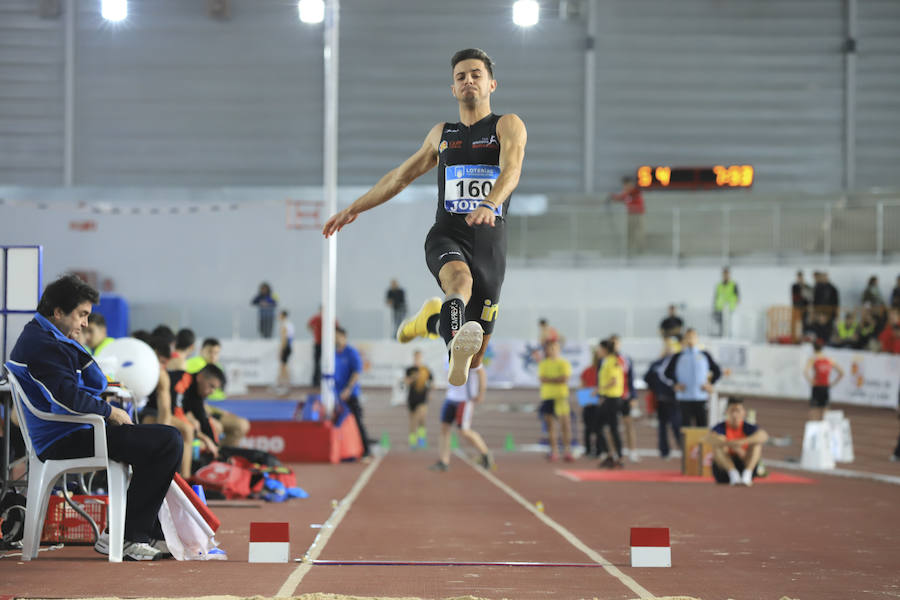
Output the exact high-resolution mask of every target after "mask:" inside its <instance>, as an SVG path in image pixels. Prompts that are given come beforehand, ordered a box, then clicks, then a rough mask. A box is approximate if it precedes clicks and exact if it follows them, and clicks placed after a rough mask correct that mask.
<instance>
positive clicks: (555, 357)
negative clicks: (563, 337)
mask: <svg viewBox="0 0 900 600" xmlns="http://www.w3.org/2000/svg"><path fill="white" fill-rule="evenodd" d="M545 352H546V354H547V357H546V358H545V359H544V360H542V361H541V362H540V363H539V364H538V379H539V380H540V382H541V388H540V394H541V406H540V413H541V416H542V417H543V419H544V423H545V424H546V425H547V437H548V438H549V440H550V453H549V454H548V455H547V459H548V460H549V461H550V462H554V461H556V460H557V458H558V455H557V445H556V441H557V439H556V426H555V423H556V422H559V429H560V434H561V437H562V445H563V460H565V461H566V462H572V461H574V460H575V459H574V458H573V457H572V443H571V442H572V420H571V419H570V418H569V414H570V408H569V377H571V375H572V364H571V363H570V362H569V361H567V360H566V359H565V358H563V357H562V356H560V351H559V342H558V341H553V342H548V343H547V345H546V346H545Z"/></svg>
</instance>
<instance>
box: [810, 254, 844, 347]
mask: <svg viewBox="0 0 900 600" xmlns="http://www.w3.org/2000/svg"><path fill="white" fill-rule="evenodd" d="M815 277H816V284H815V285H814V286H813V311H814V312H816V313H821V314H824V315H825V317H826V320H827V321H828V327H829V328H831V327H833V326H834V322H835V320H836V319H837V316H838V307H839V306H840V305H841V297H840V294H839V293H838V291H837V288H836V287H834V286H833V285H832V284H831V282H830V281H829V280H828V273H825V272H823V271H816V274H815ZM825 339H826V340H827V339H828V338H825Z"/></svg>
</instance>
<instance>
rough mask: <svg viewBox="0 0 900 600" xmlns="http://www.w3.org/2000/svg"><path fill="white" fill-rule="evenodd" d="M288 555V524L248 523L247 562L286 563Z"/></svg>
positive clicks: (289, 544)
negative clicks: (248, 555) (248, 547)
mask: <svg viewBox="0 0 900 600" xmlns="http://www.w3.org/2000/svg"><path fill="white" fill-rule="evenodd" d="M290 554H291V543H290V524H289V523H250V558H249V562H259V563H279V562H283V563H286V562H288V561H289V560H290Z"/></svg>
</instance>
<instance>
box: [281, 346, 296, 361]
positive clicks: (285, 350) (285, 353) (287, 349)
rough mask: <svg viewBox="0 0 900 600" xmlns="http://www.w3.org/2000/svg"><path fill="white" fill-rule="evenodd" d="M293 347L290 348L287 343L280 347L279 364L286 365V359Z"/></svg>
mask: <svg viewBox="0 0 900 600" xmlns="http://www.w3.org/2000/svg"><path fill="white" fill-rule="evenodd" d="M292 351H293V348H291V344H290V343H287V344H285V345H284V348H282V349H281V364H283V365H286V364H287V361H288V359H289V358H290V357H291V352H292Z"/></svg>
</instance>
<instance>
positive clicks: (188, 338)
mask: <svg viewBox="0 0 900 600" xmlns="http://www.w3.org/2000/svg"><path fill="white" fill-rule="evenodd" d="M196 341H197V336H196V335H194V332H193V331H192V330H191V329H187V328H184V329H179V330H178V333H176V334H175V351H174V352H173V353H172V357H171V358H170V359H169V363H168V364H167V365H166V368H167V369H168V370H169V371H184V370H185V365H186V364H187V359H188V358H189V357H190V356H191V355H192V354H193V353H194V348H195V346H194V343H195V342H196Z"/></svg>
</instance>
